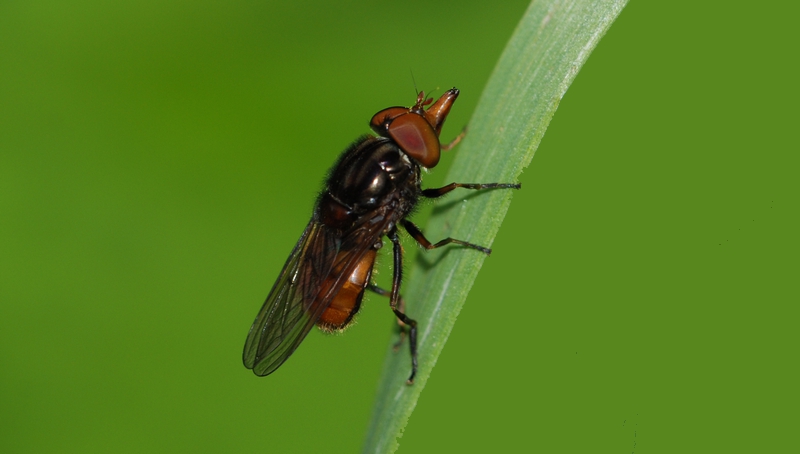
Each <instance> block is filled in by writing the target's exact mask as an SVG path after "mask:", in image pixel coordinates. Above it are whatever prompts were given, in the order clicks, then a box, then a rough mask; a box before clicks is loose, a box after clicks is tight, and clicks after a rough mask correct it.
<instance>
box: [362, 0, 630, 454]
mask: <svg viewBox="0 0 800 454" xmlns="http://www.w3.org/2000/svg"><path fill="white" fill-rule="evenodd" d="M626 3H627V1H626V0H597V1H590V0H561V1H559V0H546V1H534V2H532V3H531V6H530V7H529V8H528V10H527V11H526V13H525V15H524V17H523V18H522V21H521V22H520V24H519V25H518V26H517V29H516V31H515V32H514V35H513V36H512V38H511V41H510V42H509V43H508V45H507V46H506V48H505V50H504V52H503V55H502V56H501V57H500V61H499V62H498V64H497V67H496V68H495V70H494V73H493V74H492V76H491V78H490V80H489V83H488V85H487V87H486V90H485V91H484V93H483V95H482V96H481V99H480V101H479V103H478V107H477V109H476V111H475V114H474V116H473V118H472V120H471V121H470V123H469V134H467V136H466V138H465V140H464V141H463V143H462V145H460V147H459V148H458V149H457V150H456V153H457V154H458V155H457V158H456V159H455V160H454V162H453V165H452V167H451V169H450V172H449V174H448V177H447V180H446V181H447V182H450V181H458V182H464V183H485V182H515V181H517V178H518V177H519V175H520V174H521V173H522V171H523V169H524V168H525V167H526V166H527V165H528V164H529V163H530V161H531V159H532V158H533V154H534V152H535V151H536V148H537V147H538V146H539V142H540V141H541V139H542V136H543V135H544V132H545V130H546V129H547V125H548V124H549V123H550V119H551V118H552V117H553V114H554V113H555V111H556V108H557V107H558V104H559V102H560V101H561V98H562V97H563V96H564V93H565V92H566V91H567V88H568V87H569V85H570V84H571V83H572V81H573V79H574V78H575V76H576V75H577V73H578V70H579V69H580V68H581V66H582V65H583V63H584V62H585V61H586V59H587V58H588V57H589V54H590V53H591V51H592V50H593V49H594V48H595V46H596V45H597V43H598V41H599V40H600V38H601V37H602V36H603V34H605V32H606V30H608V28H609V27H610V26H611V23H612V22H613V21H614V19H616V17H617V16H618V15H619V13H620V12H621V11H622V8H623V7H624V6H625V4H626ZM523 190H524V189H523ZM513 192H514V191H511V190H497V191H484V192H481V193H470V192H468V191H466V190H461V192H458V193H457V195H455V194H454V195H451V196H449V199H447V200H446V201H443V202H439V204H438V205H437V209H436V210H435V213H434V216H432V217H431V221H430V223H429V224H428V225H427V226H425V228H424V229H423V230H424V232H425V234H426V236H427V237H428V238H430V239H432V240H438V239H441V238H445V237H448V236H450V237H453V238H458V239H462V240H466V241H470V242H473V243H477V244H480V245H484V246H491V244H492V241H493V240H494V237H495V235H496V234H497V231H498V229H499V228H500V223H501V222H502V221H503V218H504V217H505V214H506V211H507V210H508V206H509V204H510V203H511V197H512V193H513ZM484 258H485V257H484V255H483V254H481V253H480V252H477V251H472V250H465V249H458V248H450V249H449V250H448V248H443V249H441V250H436V251H430V252H428V253H425V254H422V257H421V258H420V259H419V260H417V261H416V263H414V265H413V266H411V267H409V270H408V271H409V272H408V274H407V277H408V279H406V280H405V283H407V285H405V286H404V288H403V294H404V297H405V300H406V301H407V302H408V303H409V307H408V312H409V313H410V314H411V315H412V316H413V317H414V318H416V320H417V321H418V322H419V326H420V331H419V339H418V342H419V371H418V374H417V379H416V382H415V384H414V385H413V386H406V385H405V379H406V377H407V376H408V374H409V368H410V365H409V360H408V354H407V353H406V351H403V352H401V354H395V353H394V352H392V351H391V350H390V351H389V353H388V354H387V359H386V362H385V364H384V369H383V375H382V379H381V383H380V385H379V388H378V394H377V399H376V403H375V407H374V410H373V417H372V420H371V423H370V427H369V430H368V432H367V439H366V443H365V445H364V452H365V453H386V452H390V453H391V452H394V451H395V450H396V449H397V447H398V442H397V438H398V437H400V436H401V435H402V431H403V428H404V427H405V425H406V423H407V422H408V418H409V416H410V415H411V412H412V411H413V410H414V407H415V405H416V403H417V399H418V398H419V395H420V393H421V392H422V390H423V388H424V387H425V383H426V382H427V380H428V377H429V376H430V373H431V370H432V369H433V366H434V365H435V364H436V359H437V358H438V356H439V354H440V353H441V351H442V348H444V344H445V342H446V341H447V338H448V336H449V335H450V332H451V330H452V328H453V324H454V323H455V320H456V317H457V316H458V313H459V312H460V311H461V307H462V306H463V305H464V300H465V299H466V297H467V294H468V293H469V290H470V288H471V287H472V283H473V282H474V280H475V278H476V276H477V274H478V271H479V270H480V268H481V265H482V264H483V260H484ZM434 265H435V266H434Z"/></svg>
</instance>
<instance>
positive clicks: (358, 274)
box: [242, 88, 520, 384]
mask: <svg viewBox="0 0 800 454" xmlns="http://www.w3.org/2000/svg"><path fill="white" fill-rule="evenodd" d="M458 94H459V91H458V90H457V89H455V88H453V89H450V90H448V91H447V92H445V93H444V94H443V95H442V96H441V97H440V98H439V99H438V100H437V101H436V102H433V98H427V99H426V98H425V93H424V92H420V93H419V94H418V95H417V101H416V103H415V104H414V105H413V106H411V107H389V108H387V109H384V110H381V111H380V112H378V113H377V114H375V115H374V116H373V117H372V120H371V121H370V127H371V128H372V130H373V131H375V132H376V133H377V134H378V137H375V136H369V135H367V136H363V137H360V138H359V139H357V140H356V141H355V142H354V143H353V144H352V145H350V147H348V148H347V149H346V150H345V151H344V153H342V154H341V156H340V157H339V159H338V161H337V162H336V163H335V164H334V165H333V167H332V168H331V170H330V172H329V174H328V179H327V181H326V183H325V187H324V190H323V191H322V193H321V194H320V196H319V198H318V199H317V202H316V205H315V207H314V213H313V214H312V216H311V221H309V223H308V225H307V226H306V229H305V231H304V232H303V234H302V236H300V240H299V241H298V242H297V244H296V245H295V247H294V249H293V250H292V253H291V254H289V258H288V260H286V264H285V265H284V266H283V270H282V271H281V274H280V275H279V276H278V280H277V281H276V282H275V285H273V287H272V290H271V291H270V293H269V296H267V299H266V301H264V305H263V306H262V307H261V310H260V311H259V312H258V315H257V316H256V319H255V321H254V322H253V326H252V327H251V328H250V333H249V334H248V335H247V340H246V341H245V344H244V353H243V355H242V358H243V361H244V365H245V367H247V368H248V369H252V370H253V372H254V373H255V374H256V375H259V376H265V375H269V374H271V373H272V372H274V371H275V370H276V369H277V368H278V367H280V365H281V364H283V362H284V361H286V359H287V358H289V356H291V354H292V353H294V351H295V350H296V349H297V347H298V346H299V345H300V342H302V341H303V339H304V338H305V337H306V335H307V334H308V332H309V331H310V330H311V328H312V327H313V326H314V325H317V326H318V327H319V328H320V329H322V330H323V331H328V332H331V331H341V330H343V329H344V328H346V327H347V326H348V325H349V324H350V323H351V322H352V320H353V316H355V314H356V313H357V312H358V310H359V308H360V306H361V300H362V298H363V297H364V291H365V290H370V291H372V292H375V293H377V294H379V295H382V296H386V297H388V298H389V307H390V308H391V309H392V311H393V312H394V314H395V316H396V317H397V319H398V321H399V323H400V326H401V330H402V331H401V334H404V333H405V332H407V333H408V338H409V346H410V349H411V376H409V377H408V384H411V383H413V381H414V376H415V375H416V373H417V322H416V321H415V320H413V319H412V318H410V317H408V316H407V315H406V314H405V307H404V304H403V299H402V298H401V297H400V284H401V282H402V270H403V266H402V263H403V251H402V249H401V247H400V240H399V239H398V235H397V229H398V227H402V228H403V229H405V230H406V231H407V232H408V233H409V234H410V235H411V237H412V238H414V240H416V241H417V243H419V244H420V245H421V246H422V247H424V248H425V249H436V248H438V247H441V246H445V245H447V244H451V243H454V244H458V245H460V246H463V247H468V248H472V249H476V250H478V251H480V252H483V253H484V254H487V255H488V254H490V253H491V252H492V251H491V249H488V248H485V247H482V246H478V245H476V244H472V243H468V242H466V241H461V240H456V239H453V238H445V239H443V240H441V241H439V242H437V243H431V242H430V241H428V240H427V239H426V238H425V236H424V235H423V233H422V231H421V230H420V229H419V228H418V227H417V226H416V225H414V224H413V223H412V222H411V221H410V220H408V219H406V217H407V216H408V215H409V214H410V213H411V212H412V211H413V209H414V207H415V205H416V204H417V202H418V201H419V199H420V198H438V197H441V196H443V195H445V194H447V193H448V192H450V191H452V190H454V189H456V188H466V189H498V188H505V189H519V188H520V185H519V184H511V183H486V184H474V183H450V184H448V185H447V186H444V187H441V188H435V189H422V186H421V173H420V169H421V168H428V169H429V168H432V167H435V166H436V164H438V163H439V157H440V152H441V150H448V149H450V148H452V147H453V146H454V145H455V144H456V143H458V141H459V140H460V139H461V137H462V136H463V133H462V135H459V136H458V137H456V139H455V140H453V141H452V142H450V143H449V144H441V143H440V142H439V134H440V133H441V131H442V126H443V125H444V121H445V119H446V118H447V115H448V113H449V112H450V108H451V107H452V105H453V103H454V102H455V100H456V98H457V97H458ZM384 236H385V237H386V238H388V239H389V241H391V243H392V251H393V265H394V270H393V274H392V287H391V289H390V290H386V289H382V288H379V287H377V286H376V285H374V284H373V283H372V279H371V278H372V269H373V266H374V265H375V256H376V254H377V252H378V250H379V249H380V248H381V247H382V246H383V241H382V240H381V239H382V238H383V237H384ZM401 339H402V338H401Z"/></svg>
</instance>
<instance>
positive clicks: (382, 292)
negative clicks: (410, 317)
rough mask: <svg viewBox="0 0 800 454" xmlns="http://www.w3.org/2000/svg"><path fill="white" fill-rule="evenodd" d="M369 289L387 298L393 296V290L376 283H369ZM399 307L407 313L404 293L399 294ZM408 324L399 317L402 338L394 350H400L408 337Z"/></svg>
mask: <svg viewBox="0 0 800 454" xmlns="http://www.w3.org/2000/svg"><path fill="white" fill-rule="evenodd" d="M367 289H368V290H371V291H373V292H375V293H377V294H378V295H380V296H385V297H386V298H390V297H391V296H392V292H391V291H389V290H386V289H382V288H380V287H378V286H377V285H375V284H370V285H368V286H367ZM397 308H398V309H399V310H400V312H402V313H404V314H405V313H406V300H404V299H403V295H399V296H398V300H397ZM407 326H408V325H406V324H405V323H403V321H402V320H400V319H399V318H398V319H397V327H398V328H400V340H398V341H397V343H395V344H394V347H393V348H394V351H397V350H399V349H400V346H401V345H403V341H404V340H405V339H406V331H407Z"/></svg>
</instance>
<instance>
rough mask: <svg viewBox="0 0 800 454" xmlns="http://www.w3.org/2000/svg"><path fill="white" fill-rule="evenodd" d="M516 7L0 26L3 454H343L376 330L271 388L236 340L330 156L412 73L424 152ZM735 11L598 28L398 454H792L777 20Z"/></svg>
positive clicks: (794, 243)
mask: <svg viewBox="0 0 800 454" xmlns="http://www.w3.org/2000/svg"><path fill="white" fill-rule="evenodd" d="M526 6H527V2H526V1H507V2H503V3H502V4H494V5H491V6H487V4H486V2H484V1H472V2H459V3H457V4H452V3H450V2H432V1H406V2H388V3H387V2H375V1H345V2H337V3H336V4H335V6H334V5H328V4H324V3H322V2H308V1H296V2H292V3H291V4H287V3H286V2H252V1H231V2H211V1H194V2H176V1H159V2H152V1H138V2H100V1H82V2H70V3H69V4H67V3H66V2H35V1H33V2H20V1H8V0H6V1H4V2H2V3H0V452H3V453H28V452H31V453H42V452H274V453H289V452H299V453H317V452H331V453H339V452H341V453H348V452H356V451H358V450H359V449H360V446H361V442H362V439H363V436H364V431H365V429H366V427H367V423H368V419H369V417H370V412H371V407H370V406H371V402H372V399H373V396H374V393H375V390H376V386H377V383H376V381H377V378H378V374H379V373H380V368H381V364H382V358H381V357H382V354H383V352H384V351H385V345H386V344H387V343H388V342H390V341H391V340H392V334H393V326H394V321H393V316H392V315H391V313H390V311H389V310H388V309H387V308H386V302H385V301H384V300H383V299H381V298H375V297H372V298H370V299H369V300H368V301H367V303H366V305H365V308H364V310H363V313H362V314H361V316H360V318H359V322H358V324H357V325H356V326H355V327H353V328H352V329H351V330H349V331H348V332H347V333H346V335H344V336H325V335H322V334H320V333H318V332H313V333H312V334H311V335H309V337H308V338H307V340H306V341H305V342H304V344H303V346H302V347H301V348H300V349H299V350H298V352H297V353H296V354H295V355H294V356H293V357H292V358H291V360H290V361H289V362H288V363H287V364H286V365H284V367H283V368H281V370H279V371H278V372H277V373H276V374H274V375H272V376H270V377H268V378H257V377H255V376H254V375H253V374H252V373H250V372H249V371H247V370H246V369H244V367H243V366H242V365H241V359H240V356H241V348H242V345H243V342H244V338H245V336H246V334H247V331H248V329H249V327H250V324H251V322H252V320H253V317H254V316H255V314H256V311H257V310H258V308H259V307H260V305H261V303H262V301H263V298H264V297H265V296H266V294H267V292H268V291H269V288H270V286H271V285H272V283H273V281H274V279H275V277H276V276H277V274H278V272H279V271H280V268H281V266H282V265H283V263H284V260H285V259H286V256H287V254H288V253H289V251H290V250H291V248H292V246H293V245H294V243H295V241H296V240H297V238H298V237H299V235H300V233H301V232H302V229H303V227H304V226H305V223H306V222H307V221H308V217H309V215H310V211H311V207H312V203H313V200H314V197H315V195H316V192H317V190H318V189H319V185H320V182H321V180H322V177H323V175H324V172H325V171H326V169H327V168H328V166H329V165H330V164H331V163H332V162H333V160H334V159H335V157H336V156H337V155H338V153H339V152H340V150H342V149H343V148H344V147H345V146H346V145H347V144H348V143H349V142H350V141H351V140H353V139H354V138H355V137H357V136H358V135H359V134H363V133H365V132H367V127H366V124H367V121H368V120H369V118H370V117H371V115H372V114H373V113H375V112H376V111H377V110H379V109H381V108H384V107H387V106H390V105H396V104H406V105H407V104H409V103H411V102H412V101H413V99H414V86H413V83H412V79H411V71H413V74H414V78H415V79H416V83H417V84H418V86H419V88H420V89H425V90H432V89H435V88H439V89H446V88H449V87H451V86H457V87H458V88H460V89H461V90H462V96H461V97H460V98H459V100H458V103H457V104H456V107H455V109H454V110H453V113H452V115H451V117H450V119H449V121H448V127H447V128H446V130H445V133H444V136H445V137H444V139H445V140H449V138H452V137H453V135H454V134H455V133H456V132H457V131H458V130H460V129H461V128H462V127H463V126H464V125H465V124H466V123H467V122H468V119H469V117H470V113H471V112H472V110H473V109H474V106H475V104H476V102H477V100H478V97H479V96H480V93H481V90H482V87H483V86H484V85H485V83H486V81H487V79H488V77H489V75H490V72H491V70H492V68H493V66H494V63H495V61H496V60H497V58H498V56H499V54H500V52H501V50H502V49H503V46H504V45H505V43H506V42H507V40H508V38H509V37H510V35H511V33H512V31H513V29H514V27H515V25H516V23H517V21H518V20H519V18H520V16H521V15H522V13H523V12H524V10H525V8H526ZM753 8H754V7H753V6H752V5H751V4H749V3H744V2H738V3H737V2H716V4H714V3H713V2H705V3H703V4H700V3H698V2H688V1H683V2H641V1H633V2H632V3H631V4H629V5H628V7H627V8H626V9H625V10H624V11H623V12H622V15H621V16H620V18H619V19H618V21H617V22H616V23H615V24H614V25H613V26H612V28H611V30H610V31H609V33H608V34H607V35H606V37H605V38H603V40H602V41H601V42H600V45H599V46H598V48H597V49H596V50H595V52H594V54H593V55H592V56H591V58H590V59H589V61H588V63H587V64H586V66H585V67H584V68H583V69H582V70H581V72H580V74H579V75H578V77H577V79H576V81H575V83H574V84H573V86H572V87H571V88H570V90H569V91H568V92H567V95H566V96H565V97H564V99H563V101H562V103H561V106H560V107H559V110H558V111H557V113H556V116H555V117H554V119H553V121H552V123H551V125H550V128H549V129H548V131H547V133H546V135H545V137H544V140H543V142H542V144H541V146H540V148H539V150H538V152H537V153H536V156H535V158H534V160H533V162H532V164H531V166H530V167H529V169H528V170H527V171H526V172H525V173H524V174H523V175H522V176H521V178H520V181H521V182H522V183H523V187H524V189H523V190H522V191H520V192H518V193H516V194H515V196H514V201H513V203H512V205H511V209H510V211H509V214H508V217H507V219H506V222H505V224H504V225H503V227H502V229H501V231H500V234H499V236H498V237H497V239H496V241H495V243H494V245H493V247H494V251H495V252H494V253H493V255H492V257H491V258H490V259H489V260H487V261H486V263H485V265H484V268H483V271H482V272H481V275H480V276H479V278H478V280H477V282H476V283H475V286H474V288H473V290H472V293H471V295H470V298H469V299H468V301H467V304H466V306H465V308H464V310H463V312H462V313H461V316H460V317H459V322H458V323H457V324H456V327H455V329H454V331H453V334H452V336H451V338H450V341H449V342H448V344H447V347H446V348H445V350H444V353H443V354H442V356H441V357H440V358H439V361H438V363H437V366H436V368H435V370H434V373H433V375H432V376H431V378H430V380H429V382H428V384H427V387H426V389H425V391H424V392H423V394H422V397H421V400H420V402H419V404H418V406H417V409H416V411H415V413H414V414H413V416H412V418H411V420H410V422H409V425H408V426H407V428H406V431H405V434H404V436H403V438H402V439H401V440H400V450H399V452H401V453H402V452H406V453H411V452H419V453H423V452H424V453H439V452H519V451H520V450H522V449H524V450H525V451H533V452H609V453H619V452H625V453H627V452H636V453H639V452H671V453H674V452H766V451H768V450H772V451H775V450H782V451H785V450H786V448H787V447H789V448H791V447H794V448H795V449H796V446H797V441H796V431H797V428H798V422H799V421H798V420H799V418H798V416H797V408H798V404H800V402H798V388H797V383H798V382H800V377H798V372H797V359H798V345H800V342H798V341H799V339H798V334H797V331H798V328H797V326H798V312H797V309H796V306H797V302H798V300H800V298H798V291H797V288H798V284H797V282H798V268H799V267H798V256H799V255H798V252H800V248H799V247H798V231H800V228H799V227H800V225H798V224H800V223H799V222H798V205H799V204H798V194H800V187H798V186H799V185H798V163H799V161H798V157H797V152H798V146H797V143H796V134H795V131H796V123H797V113H796V108H797V105H798V90H797V80H798V74H797V70H796V64H797V62H796V60H797V59H796V53H797V50H796V44H797V36H796V33H795V32H793V31H791V30H793V29H795V27H796V24H794V19H795V18H796V17H797V11H796V10H789V9H788V7H787V9H784V10H758V11H755V10H754V9H753ZM771 8H778V7H776V6H774V5H773V6H771ZM781 8H782V7H781ZM455 153H458V151H457V150H456V151H455ZM452 157H453V155H452V154H449V155H446V156H445V158H444V159H443V162H442V164H441V165H440V167H437V168H436V169H435V171H434V172H432V173H431V174H430V175H428V178H427V179H426V185H427V186H435V185H437V184H440V183H444V182H445V181H444V178H445V174H446V170H447V167H448V165H449V163H450V162H451V161H452ZM451 197H458V195H453V196H451ZM429 211H430V207H427V209H424V210H423V211H422V212H421V213H420V216H419V217H418V218H417V219H422V220H423V221H424V219H425V218H426V216H427V215H428V213H429ZM414 249H415V248H413V247H410V245H409V247H408V250H409V251H414ZM412 253H416V252H412ZM411 260H412V261H413V258H412V259H411ZM409 263H410V262H409ZM383 264H384V267H383V272H382V274H381V278H382V279H386V277H387V276H388V275H389V274H390V272H389V267H388V265H389V264H388V261H387V260H385V259H384V260H383ZM409 305H410V306H409V312H410V313H412V314H413V302H409ZM423 348H424V346H423Z"/></svg>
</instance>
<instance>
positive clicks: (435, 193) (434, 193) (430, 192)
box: [422, 183, 522, 199]
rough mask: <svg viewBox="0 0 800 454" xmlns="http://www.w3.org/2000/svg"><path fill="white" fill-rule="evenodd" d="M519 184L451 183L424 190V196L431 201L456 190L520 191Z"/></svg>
mask: <svg viewBox="0 0 800 454" xmlns="http://www.w3.org/2000/svg"><path fill="white" fill-rule="evenodd" d="M521 187H522V185H521V184H519V183H450V184H448V185H447V186H442V187H441V188H433V189H423V190H422V196H423V197H427V198H429V199H435V198H437V197H441V196H443V195H445V194H447V193H448V192H450V191H452V190H453V189H456V188H464V189H519V188H521Z"/></svg>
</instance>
